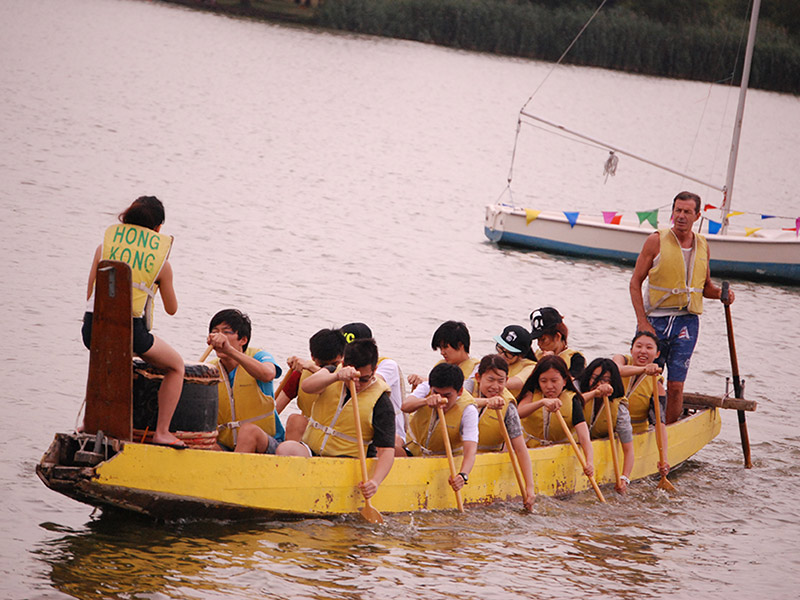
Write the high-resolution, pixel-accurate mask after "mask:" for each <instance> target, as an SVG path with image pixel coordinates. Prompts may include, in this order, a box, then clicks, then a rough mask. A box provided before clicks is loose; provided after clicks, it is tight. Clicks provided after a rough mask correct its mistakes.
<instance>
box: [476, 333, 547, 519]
mask: <svg viewBox="0 0 800 600" xmlns="http://www.w3.org/2000/svg"><path fill="white" fill-rule="evenodd" d="M526 333H527V332H526ZM507 381H508V363H507V362H506V360H505V358H503V357H502V356H500V355H499V354H488V355H486V356H484V357H483V358H482V359H481V362H480V364H479V365H478V371H477V372H476V373H475V392H474V398H475V405H476V406H477V407H478V452H500V451H501V450H502V449H503V443H504V441H505V440H504V437H503V433H502V430H501V428H500V420H499V419H498V414H497V410H499V411H500V414H501V415H502V418H503V424H504V425H505V428H506V430H507V431H508V437H509V438H510V439H511V446H512V447H513V450H514V453H515V454H516V455H517V459H518V461H519V466H520V469H521V470H522V476H523V477H524V478H525V492H526V493H525V498H524V499H523V502H524V504H525V508H526V509H528V510H530V509H531V507H532V506H533V501H534V499H535V498H536V491H535V490H534V487H533V468H532V467H531V457H530V455H529V454H528V447H527V446H526V445H525V438H524V437H523V436H522V424H521V423H520V420H519V413H518V412H517V404H516V402H515V400H514V395H513V394H512V393H511V392H510V391H509V390H508V388H507ZM492 409H494V410H492Z"/></svg>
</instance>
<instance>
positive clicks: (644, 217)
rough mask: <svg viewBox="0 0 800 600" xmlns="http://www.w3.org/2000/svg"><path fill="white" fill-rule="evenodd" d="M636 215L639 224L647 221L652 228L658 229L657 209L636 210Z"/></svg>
mask: <svg viewBox="0 0 800 600" xmlns="http://www.w3.org/2000/svg"><path fill="white" fill-rule="evenodd" d="M636 216H637V217H639V225H641V224H642V223H644V222H645V221H647V222H648V223H650V225H652V226H653V229H658V209H656V210H643V211H637V212H636Z"/></svg>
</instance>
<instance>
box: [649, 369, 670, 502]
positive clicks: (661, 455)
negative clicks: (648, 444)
mask: <svg viewBox="0 0 800 600" xmlns="http://www.w3.org/2000/svg"><path fill="white" fill-rule="evenodd" d="M652 377H653V407H654V408H655V411H656V444H658V460H659V461H660V462H662V463H665V462H667V453H666V452H665V451H664V438H663V436H662V435H661V403H660V402H659V401H658V375H652ZM658 487H660V488H661V489H663V490H667V491H668V492H674V491H675V486H674V485H672V484H671V483H670V481H669V479H667V476H666V475H664V474H662V475H661V481H659V482H658Z"/></svg>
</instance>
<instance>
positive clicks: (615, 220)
mask: <svg viewBox="0 0 800 600" xmlns="http://www.w3.org/2000/svg"><path fill="white" fill-rule="evenodd" d="M620 221H622V215H617V216H616V217H614V218H613V219H611V224H612V225H619V222H620Z"/></svg>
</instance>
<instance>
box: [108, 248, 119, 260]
mask: <svg viewBox="0 0 800 600" xmlns="http://www.w3.org/2000/svg"><path fill="white" fill-rule="evenodd" d="M117 250H119V246H111V252H109V256H108V260H117Z"/></svg>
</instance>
